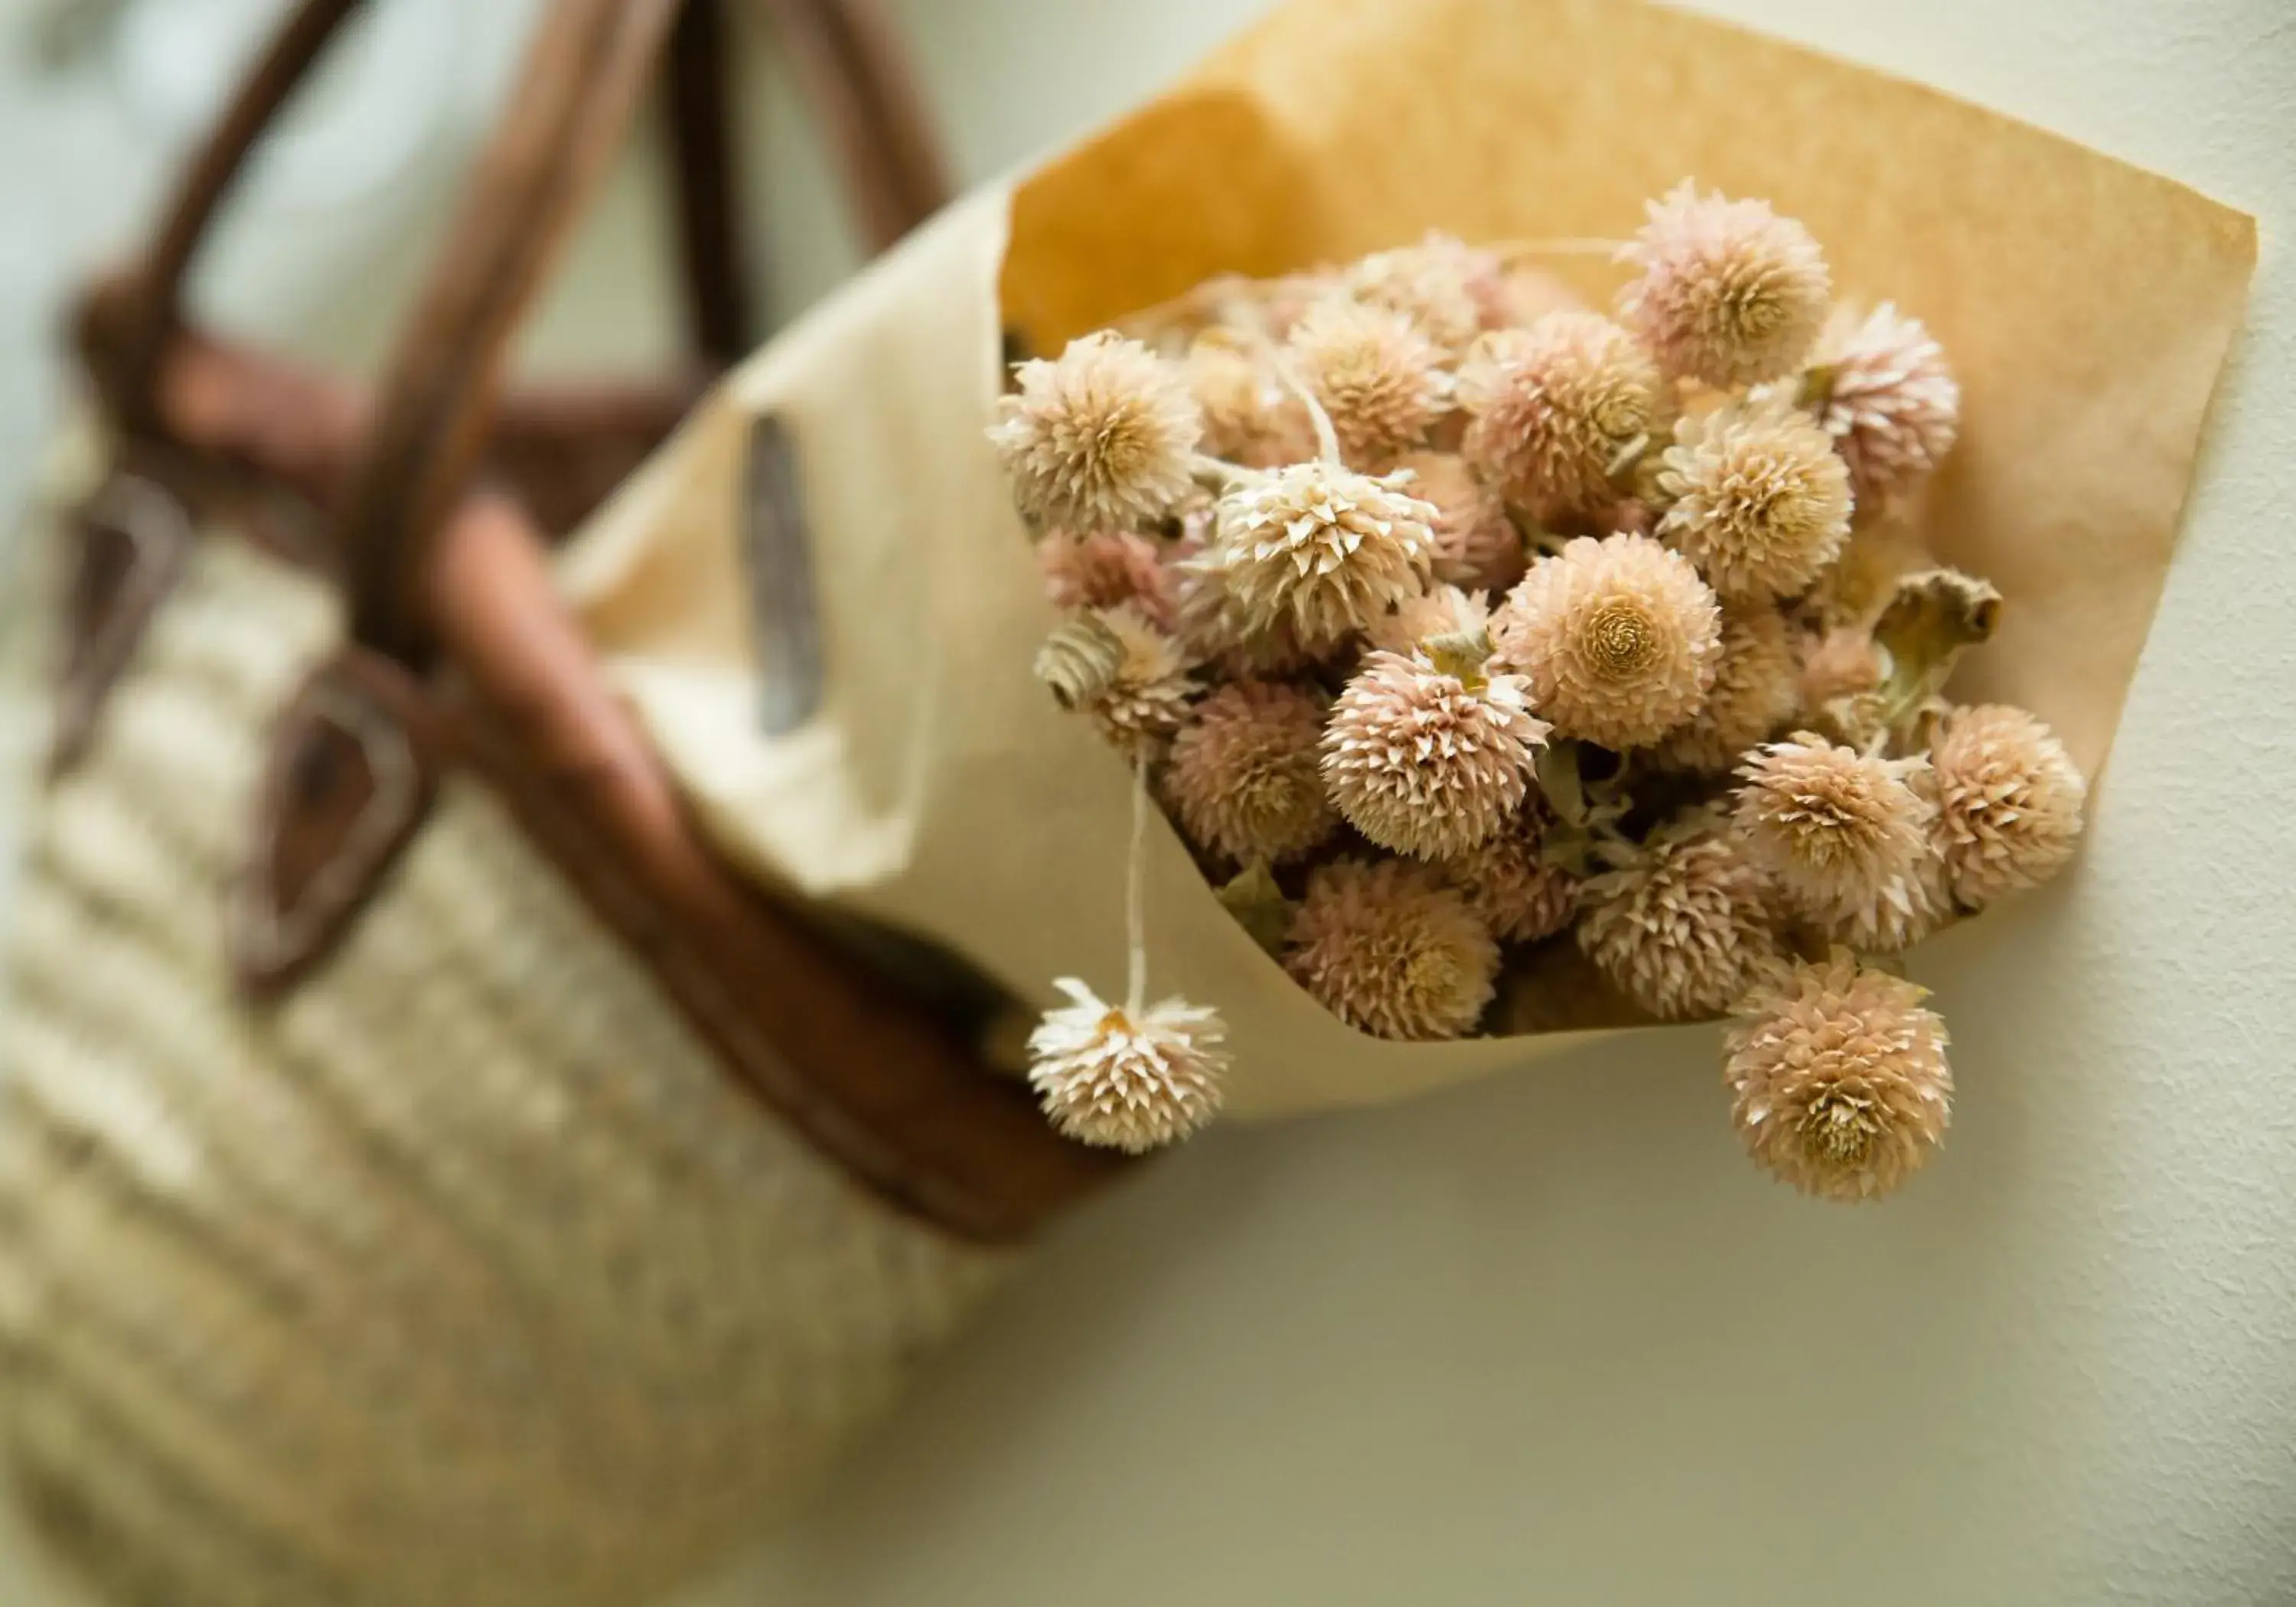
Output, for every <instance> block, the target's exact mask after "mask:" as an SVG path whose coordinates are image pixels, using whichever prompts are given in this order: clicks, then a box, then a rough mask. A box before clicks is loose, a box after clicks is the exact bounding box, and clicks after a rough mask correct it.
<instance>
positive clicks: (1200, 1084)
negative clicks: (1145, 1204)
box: [1029, 977, 1228, 1155]
mask: <svg viewBox="0 0 2296 1607" xmlns="http://www.w3.org/2000/svg"><path fill="white" fill-rule="evenodd" d="M1053 986H1054V987H1055V988H1059V989H1060V990H1061V991H1062V993H1064V994H1066V995H1067V996H1069V999H1070V1003H1069V1004H1064V1005H1059V1006H1056V1007H1054V1009H1051V1010H1048V1011H1046V1013H1045V1017H1044V1020H1043V1021H1042V1022H1041V1023H1040V1024H1039V1025H1038V1026H1037V1029H1036V1031H1035V1032H1034V1033H1032V1034H1031V1035H1030V1036H1029V1055H1030V1057H1031V1059H1032V1060H1033V1062H1034V1064H1033V1065H1032V1066H1031V1067H1030V1068H1029V1086H1031V1087H1033V1088H1035V1089H1036V1091H1037V1097H1038V1098H1039V1099H1041V1100H1042V1101H1043V1102H1044V1107H1045V1114H1046V1116H1048V1117H1050V1118H1051V1119H1052V1122H1053V1125H1054V1127H1056V1128H1058V1129H1059V1130H1060V1131H1061V1132H1062V1133H1063V1134H1065V1135H1066V1136H1069V1137H1070V1138H1073V1139H1075V1140H1077V1141H1078V1143H1080V1144H1095V1145H1097V1146H1099V1147H1101V1148H1103V1149H1112V1150H1123V1151H1126V1152H1129V1153H1131V1154H1135V1155H1137V1154H1141V1153H1144V1152H1147V1151H1149V1150H1153V1149H1159V1148H1160V1147H1162V1146H1163V1145H1165V1144H1170V1143H1171V1142H1173V1140H1175V1139H1178V1138H1185V1137H1186V1136H1188V1135H1189V1134H1191V1133H1193V1132H1194V1131H1196V1130H1197V1129H1198V1128H1199V1127H1202V1126H1203V1125H1204V1124H1205V1123H1206V1122H1208V1121H1210V1120H1211V1119H1212V1118H1213V1117H1214V1116H1216V1115H1218V1113H1219V1108H1220V1098H1221V1083H1222V1080H1223V1078H1224V1076H1225V1074H1226V1070H1227V1064H1228V1057H1227V1055H1226V1053H1225V1052H1224V1051H1223V1049H1222V1045H1223V1043H1224V1042H1225V1040H1226V1036H1227V1034H1226V1028H1225V1027H1224V1026H1223V1025H1222V1023H1221V1021H1220V1019H1219V1016H1218V1014H1217V1013H1215V1012H1213V1011H1210V1010H1208V1009H1205V1008H1203V1007H1201V1006H1200V1005H1194V1004H1188V1003H1187V1002H1186V1001H1185V1000H1183V999H1177V998H1171V999H1165V1000H1163V1001H1161V1002H1160V1003H1158V1004H1151V1005H1149V1006H1148V1007H1147V1008H1146V1009H1144V1010H1143V1011H1141V1012H1140V1013H1138V1015H1137V1016H1135V1015H1133V1014H1132V1013H1130V1012H1128V1011H1127V1010H1126V1009H1124V1007H1123V1006H1121V1005H1118V1004H1108V1003H1107V1002H1106V1001H1104V1000H1103V999H1102V998H1100V997H1099V996H1097V995H1095V993H1094V992H1093V991H1092V989H1091V988H1087V987H1086V986H1085V985H1084V984H1083V983H1082V982H1080V981H1078V980H1077V979H1076V978H1074V977H1062V978H1061V979H1060V980H1058V981H1056V982H1054V984H1053Z"/></svg>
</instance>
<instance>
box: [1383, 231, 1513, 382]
mask: <svg viewBox="0 0 2296 1607" xmlns="http://www.w3.org/2000/svg"><path fill="white" fill-rule="evenodd" d="M1343 283H1345V284H1346V286H1347V289H1348V291H1349V293H1350V294H1352V295H1353V296H1354V297H1355V299H1357V300H1358V301H1362V302H1365V303H1367V304H1369V305H1371V306H1373V307H1385V308H1387V309H1388V310H1389V311H1390V312H1396V313H1400V314H1402V315H1403V316H1405V317H1406V318H1408V319H1410V320H1411V322H1412V324H1414V325H1415V326H1416V327H1417V329H1418V330H1419V332H1420V333H1421V334H1423V335H1424V336H1426V337H1427V339H1428V340H1431V341H1433V342H1434V343H1435V345H1436V346H1437V347H1438V348H1440V349H1441V350H1442V351H1443V352H1444V354H1445V355H1446V356H1447V357H1450V358H1453V359H1456V358H1457V357H1458V356H1459V355H1460V354H1461V353H1462V352H1464V351H1465V350H1466V349H1467V348H1468V346H1469V345H1470V344H1471V343H1472V341H1473V340H1474V338H1475V337H1476V336H1477V335H1479V334H1480V333H1481V332H1483V328H1484V326H1485V324H1492V323H1499V322H1503V321H1504V319H1503V317H1501V316H1498V315H1500V314H1502V313H1503V311H1504V309H1505V270H1504V269H1503V268H1502V266H1500V263H1499V259H1498V257H1497V254H1496V253H1494V252H1491V251H1488V250H1482V249H1481V248H1480V247H1476V246H1471V245H1469V244H1467V243H1466V242H1464V241H1463V240H1460V239H1458V238H1457V237H1456V236H1454V235H1450V234H1437V233H1430V234H1428V236H1427V237H1426V238H1425V239H1424V240H1423V241H1422V242H1420V243H1419V244H1417V245H1415V246H1404V247H1401V248H1399V249H1398V250H1391V251H1374V253H1373V254H1372V255H1370V256H1368V257H1366V258H1364V259H1363V260H1362V261H1360V262H1358V263H1357V264H1356V265H1355V266H1353V267H1350V268H1349V270H1348V271H1347V274H1346V275H1345V278H1344V280H1343Z"/></svg>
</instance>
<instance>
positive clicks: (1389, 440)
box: [1290, 297, 1451, 469]
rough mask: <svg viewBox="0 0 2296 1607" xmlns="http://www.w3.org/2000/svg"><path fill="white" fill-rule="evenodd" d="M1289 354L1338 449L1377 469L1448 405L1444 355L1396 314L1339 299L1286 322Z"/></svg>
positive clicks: (1404, 448)
mask: <svg viewBox="0 0 2296 1607" xmlns="http://www.w3.org/2000/svg"><path fill="white" fill-rule="evenodd" d="M1290 355H1291V359H1292V363H1293V365H1295V367H1296V369H1297V372H1298V373H1299V375H1300V383H1302V384H1303V385H1305V386H1306V387H1307V389H1308V394H1309V395H1311V396H1313V397H1314V398H1316V402H1317V403H1318V404H1320V405H1321V406H1322V407H1323V409H1324V414H1326V416H1328V417H1329V418H1330V420H1331V422H1332V431H1333V434H1334V435H1336V436H1337V437H1338V438H1339V442H1340V455H1341V457H1343V458H1345V459H1346V460H1347V461H1348V462H1349V463H1352V464H1355V465H1357V467H1360V468H1366V469H1384V468H1387V467H1388V466H1389V465H1390V464H1391V463H1393V462H1394V460H1395V458H1396V456H1397V455H1398V454H1399V453H1402V452H1406V451H1408V450H1409V449H1410V448H1412V447H1415V446H1417V445H1418V444H1419V443H1420V442H1421V440H1423V439H1425V437H1426V434H1427V430H1428V427H1429V426H1430V425H1431V424H1433V423H1434V422H1435V421H1436V420H1437V419H1438V418H1439V417H1440V416H1441V415H1442V414H1444V413H1446V412H1447V411H1448V410H1449V408H1450V395H1451V380H1450V376H1449V375H1448V374H1447V373H1444V372H1443V369H1442V366H1441V365H1442V361H1443V354H1442V353H1441V352H1440V351H1439V350H1437V349H1436V347H1435V344H1434V342H1432V341H1431V340H1428V338H1427V337H1426V336H1425V335H1423V334H1422V333H1420V332H1419V329H1418V327H1417V325H1415V324H1413V323H1412V322H1411V320H1410V319H1409V318H1407V317H1406V316H1404V315H1402V314H1401V313H1398V312H1390V311H1389V310H1388V309H1387V308H1386V307H1372V306H1368V305H1366V304H1365V303H1363V302H1360V301H1350V300H1348V299H1344V298H1341V297H1333V298H1332V299H1329V300H1324V301H1319V302H1317V303H1316V305H1315V306H1313V307H1309V308H1308V312H1307V315H1306V316H1304V317H1302V318H1301V319H1300V322H1299V323H1297V324H1293V325H1292V340H1291V348H1290Z"/></svg>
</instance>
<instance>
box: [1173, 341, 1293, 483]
mask: <svg viewBox="0 0 2296 1607" xmlns="http://www.w3.org/2000/svg"><path fill="white" fill-rule="evenodd" d="M1185 368H1186V373H1187V379H1188V389H1189V390H1190V391H1191V392H1192V393H1193V395H1194V397H1195V398H1196V404H1197V406H1200V407H1201V409H1202V410H1203V420H1204V436H1203V447H1204V450H1205V451H1206V452H1209V453H1210V454H1211V455H1213V456H1215V457H1222V458H1226V460H1227V461H1228V462H1230V463H1241V464H1242V465H1244V466H1245V467H1247V468H1252V469H1273V468H1276V467H1279V466H1280V465H1282V464H1284V463H1300V462H1302V461H1304V460H1305V459H1308V458H1311V457H1313V456H1315V455H1316V430H1315V427H1314V425H1313V424H1312V423H1310V422H1308V409H1307V406H1306V404H1304V403H1302V402H1301V401H1300V398H1298V397H1296V396H1293V395H1292V393H1291V392H1290V391H1289V390H1288V389H1285V388H1284V386H1283V383H1282V381H1279V380H1278V379H1277V378H1276V376H1275V372H1274V369H1273V367H1272V366H1271V365H1270V364H1269V363H1268V362H1267V360H1266V359H1265V358H1263V357H1259V355H1257V354H1256V353H1254V352H1253V351H1252V350H1251V349H1250V348H1247V347H1246V346H1244V345H1243V344H1242V342H1240V341H1239V340H1237V339H1236V338H1235V337H1234V336H1233V335H1232V334H1230V333H1229V332H1226V331H1225V330H1209V331H1206V332H1204V333H1203V334H1201V335H1199V336H1197V337H1196V340H1195V343H1194V344H1193V345H1192V346H1190V347H1189V348H1188V357H1187V362H1186V365H1185Z"/></svg>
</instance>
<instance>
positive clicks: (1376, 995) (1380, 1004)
mask: <svg viewBox="0 0 2296 1607" xmlns="http://www.w3.org/2000/svg"><path fill="white" fill-rule="evenodd" d="M1283 967H1284V969H1285V970H1286V971H1288V972H1291V973H1292V977H1293V978H1294V979H1295V980H1297V981H1298V982H1299V983H1300V986H1301V987H1303V988H1306V989H1307V990H1308V993H1310V994H1311V995H1313V996H1315V997H1316V999H1317V1000H1318V1001H1320V1002H1321V1003H1322V1004H1323V1005H1324V1008H1325V1009H1327V1010H1329V1011H1330V1012H1331V1013H1333V1014H1334V1015H1336V1016H1338V1017H1339V1018H1340V1019H1341V1021H1345V1022H1347V1023H1348V1025H1349V1026H1350V1027H1354V1028H1356V1029H1357V1030H1359V1031H1363V1032H1368V1033H1370V1034H1372V1035H1373V1036H1374V1037H1387V1038H1403V1039H1408V1040H1424V1039H1432V1038H1448V1037H1459V1036H1461V1035H1462V1034H1464V1033H1467V1032H1472V1031H1473V1030H1474V1028H1475V1025H1476V1023H1477V1022H1478V1021H1480V1020H1481V1019H1482V1014H1483V1011H1484V1010H1485V1008H1486V1007H1488V1005H1489V1004H1490V1002H1491V996H1492V994H1493V992H1494V991H1495V986H1496V982H1497V976H1498V968H1499V948H1498V944H1497V942H1496V941H1495V940H1494V939H1492V937H1491V934H1490V933H1489V931H1487V930H1486V929H1485V928H1484V926H1483V923H1482V922H1481V921H1480V919H1478V918H1477V916H1476V914H1475V913H1474V912H1473V911H1472V909H1470V908H1468V907H1467V902H1466V900H1465V899H1464V898H1461V897H1460V896H1459V895H1458V894H1457V893H1456V892H1455V891H1454V890H1452V889H1450V888H1448V887H1447V886H1445V885H1444V883H1443V881H1442V878H1441V877H1440V876H1439V874H1438V873H1436V872H1435V871H1433V870H1432V869H1431V868H1429V867H1428V866H1426V865H1415V864H1412V863H1411V862H1409V861H1408V860H1402V859H1382V860H1379V861H1376V862H1365V861H1363V860H1359V859H1343V860H1341V861H1339V862H1337V863H1335V864H1333V865H1324V866H1322V867H1321V868H1319V869H1318V870H1316V873H1314V874H1313V875H1312V876H1310V877H1309V878H1308V892H1307V897H1306V898H1304V899H1302V900H1301V901H1300V908H1299V910H1298V912H1297V914H1294V915H1293V917H1292V931H1291V933H1290V936H1289V937H1288V939H1286V941H1285V945H1284V951H1283Z"/></svg>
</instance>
